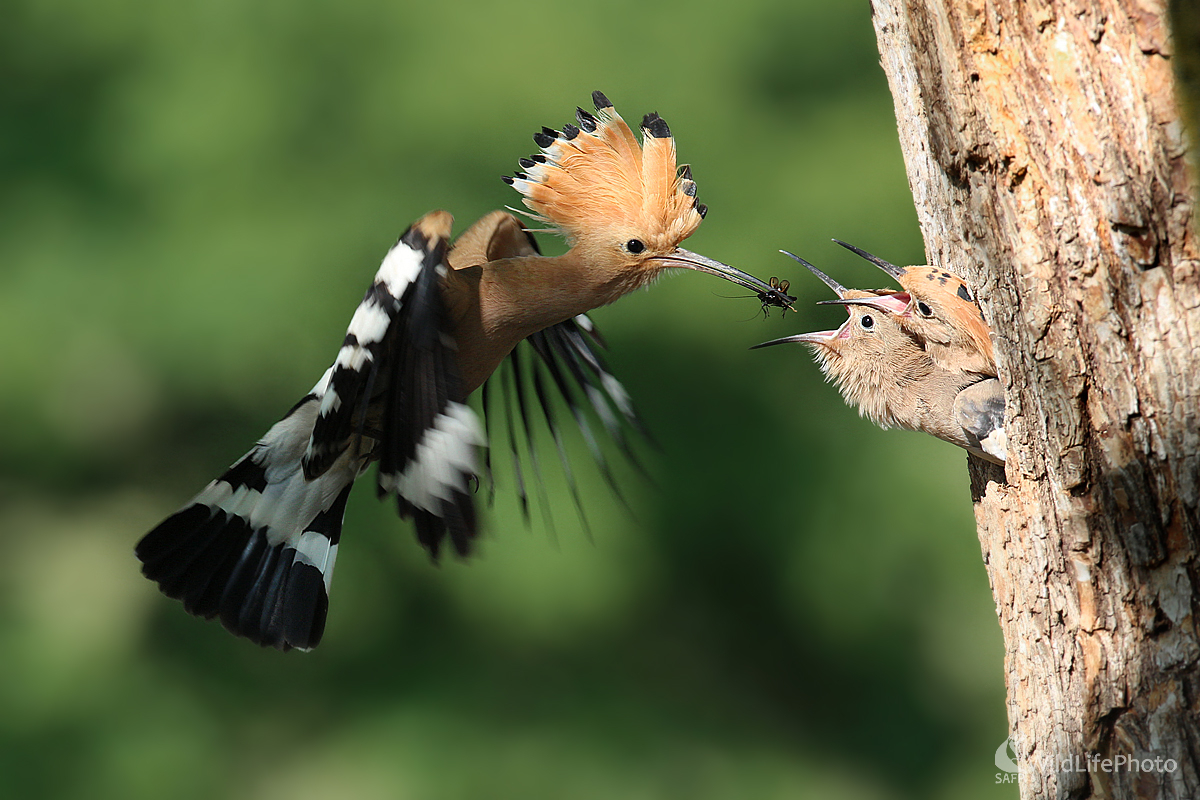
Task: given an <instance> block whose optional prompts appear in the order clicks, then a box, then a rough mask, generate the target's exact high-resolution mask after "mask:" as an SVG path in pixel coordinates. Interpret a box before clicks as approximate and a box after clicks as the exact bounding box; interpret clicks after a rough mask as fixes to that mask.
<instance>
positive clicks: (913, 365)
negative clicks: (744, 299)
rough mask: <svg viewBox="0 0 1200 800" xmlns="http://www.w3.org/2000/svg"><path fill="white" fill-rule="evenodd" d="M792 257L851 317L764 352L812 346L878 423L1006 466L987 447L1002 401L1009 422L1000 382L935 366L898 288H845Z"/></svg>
mask: <svg viewBox="0 0 1200 800" xmlns="http://www.w3.org/2000/svg"><path fill="white" fill-rule="evenodd" d="M788 255H791V254H790V253H789V254H788ZM792 257H793V258H796V259H797V260H798V261H800V263H802V264H804V265H805V266H806V267H808V268H809V269H810V270H811V271H812V272H813V273H814V274H816V275H817V277H819V278H820V279H821V280H822V281H824V282H825V283H826V285H828V286H829V287H830V288H831V289H833V290H834V292H836V293H837V295H838V299H837V300H830V301H826V302H829V303H835V304H841V305H844V306H845V307H846V311H847V312H848V315H849V316H848V318H847V319H846V321H845V322H844V323H843V324H842V325H841V327H839V328H838V329H837V330H832V331H818V332H815V333H805V334H799V335H797V336H788V337H784V338H782V339H776V340H774V341H771V342H765V343H764V344H761V345H758V347H765V346H768V345H775V344H785V343H790V342H802V343H806V344H808V345H809V346H810V348H811V349H812V351H813V355H814V357H815V359H816V361H817V364H818V366H819V367H820V368H821V371H822V373H824V375H825V376H826V379H828V380H830V381H832V382H833V383H834V384H835V385H836V386H837V387H838V390H839V391H840V392H841V394H842V396H843V397H844V398H845V400H846V402H847V403H848V404H850V405H852V406H855V407H856V408H858V410H859V413H860V414H861V415H862V416H865V417H867V418H868V419H870V420H871V421H872V422H874V423H875V424H876V425H878V426H880V427H881V428H884V429H887V428H903V429H905V430H914V431H922V432H924V433H928V434H930V435H932V436H936V437H937V438H939V439H942V440H943V441H947V442H950V443H952V444H955V445H958V446H959V447H962V448H963V449H965V450H967V451H969V452H972V453H974V454H976V455H978V456H980V457H982V458H986V459H988V460H990V461H996V462H1000V463H1002V462H1003V458H1001V457H1000V455H999V454H998V453H996V452H994V451H989V450H988V449H987V447H985V443H984V442H982V441H981V438H984V439H986V438H987V436H988V434H989V433H993V432H994V428H995V427H996V425H995V401H996V400H997V398H998V399H999V402H1000V406H999V410H1000V419H999V425H1000V426H1003V422H1004V419H1003V408H1004V407H1003V399H1004V398H1003V393H1002V392H1001V393H999V394H997V393H996V391H995V390H996V389H997V388H998V387H999V382H998V381H996V379H995V378H990V379H989V378H982V379H981V377H980V376H979V375H978V374H977V373H975V372H973V371H971V370H962V369H949V368H947V367H946V366H945V365H944V364H942V363H939V362H938V361H937V360H935V359H934V358H933V356H932V354H931V353H930V349H929V347H928V346H927V343H926V342H925V341H924V340H923V339H922V338H921V337H920V336H918V335H916V334H915V333H914V332H913V331H912V330H911V329H909V328H906V327H905V325H904V324H903V316H902V315H903V311H904V309H905V307H906V306H907V304H908V299H907V298H900V297H898V296H897V293H896V292H893V291H891V290H876V291H863V290H858V289H846V288H845V287H843V286H842V285H841V284H839V283H837V282H836V281H834V280H833V279H832V278H830V277H829V276H827V275H825V274H824V273H823V272H821V271H820V270H818V269H817V268H816V267H814V266H813V265H811V264H809V263H808V262H807V261H804V260H803V259H799V258H797V257H796V256H792ZM984 417H986V418H987V419H986V423H985V425H984V427H985V428H986V430H981V429H980V425H979V424H978V423H980V422H981V421H983V420H984ZM1001 430H1002V428H1001ZM980 433H983V434H984V436H983V437H981V436H980V435H979V434H980Z"/></svg>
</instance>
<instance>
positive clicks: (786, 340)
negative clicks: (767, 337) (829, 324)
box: [750, 328, 841, 350]
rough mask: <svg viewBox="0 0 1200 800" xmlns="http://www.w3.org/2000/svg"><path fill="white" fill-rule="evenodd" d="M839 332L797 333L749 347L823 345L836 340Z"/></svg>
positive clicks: (755, 348)
mask: <svg viewBox="0 0 1200 800" xmlns="http://www.w3.org/2000/svg"><path fill="white" fill-rule="evenodd" d="M840 330H841V328H839V329H838V330H836V331H814V332H812V333H797V334H796V335H795V336H784V337H783V338H782V339H772V340H771V341H769V342H763V343H762V344H756V345H754V346H753V347H751V348H750V349H751V350H757V349H758V348H760V347H770V346H771V345H775V344H792V343H794V342H799V343H804V342H807V343H808V344H825V343H826V342H828V341H830V340H832V339H836V338H837V335H838V332H839V331H840Z"/></svg>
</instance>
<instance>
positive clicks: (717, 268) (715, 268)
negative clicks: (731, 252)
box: [653, 247, 796, 311]
mask: <svg viewBox="0 0 1200 800" xmlns="http://www.w3.org/2000/svg"><path fill="white" fill-rule="evenodd" d="M653 260H655V261H666V262H668V263H670V264H674V265H677V266H680V267H685V268H687V269H694V270H697V271H699V272H707V273H708V274H710V275H716V276H717V277H718V278H724V279H725V280H727V281H732V282H733V283H736V284H737V285H738V286H741V287H744V288H746V289H749V290H750V291H752V292H754V293H755V294H760V295H766V296H767V297H768V298H770V300H769V301H768V300H766V299H764V302H769V303H770V305H774V306H779V307H780V308H792V304H793V303H795V302H796V298H795V297H792V296H791V295H790V294H785V293H783V292H781V291H779V289H776V288H775V287H773V286H771V285H769V284H766V283H764V282H763V281H761V280H759V279H758V278H756V277H754V276H753V275H751V274H749V273H746V272H742V271H741V270H740V269H738V268H737V267H731V266H729V265H728V264H722V263H721V262H720V261H714V260H713V259H711V258H708V257H706V256H702V255H700V254H699V253H693V252H692V251H691V250H684V249H683V248H682V247H676V248H675V250H674V252H672V253H670V254H668V255H665V256H656V257H655V258H654V259H653ZM792 310H793V311H795V309H794V308H792Z"/></svg>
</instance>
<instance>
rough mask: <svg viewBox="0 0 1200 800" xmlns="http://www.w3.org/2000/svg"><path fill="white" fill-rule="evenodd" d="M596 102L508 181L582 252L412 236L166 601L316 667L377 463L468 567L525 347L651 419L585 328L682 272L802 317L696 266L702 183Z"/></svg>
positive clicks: (744, 279)
mask: <svg viewBox="0 0 1200 800" xmlns="http://www.w3.org/2000/svg"><path fill="white" fill-rule="evenodd" d="M593 100H594V102H595V106H596V113H595V114H591V113H589V112H587V111H584V110H583V109H578V110H577V112H576V117H577V121H578V125H577V126H576V125H565V126H563V129H562V130H561V131H555V130H551V129H549V128H543V129H542V131H541V132H540V133H538V134H535V135H534V140H535V141H536V143H537V144H538V145H539V147H540V149H541V152H540V153H539V154H538V155H535V156H533V157H532V158H530V159H522V160H521V165H522V167H523V168H524V169H525V172H523V173H518V174H517V176H516V177H515V178H505V181H506V182H507V183H509V184H510V185H512V186H513V187H515V188H516V189H517V190H518V191H520V192H521V194H522V195H523V198H524V202H525V204H526V205H527V206H528V207H529V208H531V209H532V210H533V211H534V212H536V215H537V218H538V219H539V220H541V221H542V222H544V223H545V224H547V225H548V226H551V227H552V228H553V229H555V230H556V231H557V232H559V233H561V234H563V235H564V236H565V237H566V239H567V241H568V242H569V244H570V249H569V250H568V252H567V253H565V254H564V255H561V256H556V257H544V256H541V255H539V254H538V252H537V248H536V245H535V243H534V240H533V238H532V236H531V235H530V233H529V232H528V231H527V230H525V229H524V227H523V226H522V225H521V223H520V222H519V221H518V220H517V219H516V218H515V217H513V216H512V215H510V214H507V213H504V212H494V213H492V214H489V215H487V216H485V217H484V218H482V219H481V220H479V221H478V222H476V223H475V224H474V225H473V226H471V228H469V229H468V230H467V231H466V232H465V233H463V234H462V236H460V237H459V239H458V240H457V242H455V243H454V244H453V245H450V244H449V239H450V226H451V222H452V218H451V216H450V214H448V213H447V212H445V211H434V212H431V213H429V214H427V215H425V216H424V217H422V218H421V219H420V220H418V221H417V222H415V223H414V224H413V225H412V226H411V227H410V228H409V229H408V230H407V231H405V233H404V234H403V235H402V236H401V237H400V240H399V241H398V242H397V244H396V245H395V246H394V247H393V248H392V249H391V250H390V251H389V252H388V253H387V255H386V256H385V257H384V259H383V263H382V265H381V266H380V268H379V271H378V272H377V273H376V275H375V279H374V281H373V283H372V284H371V287H370V288H369V289H368V290H367V293H366V296H365V297H364V299H363V301H362V303H360V304H359V306H358V309H357V310H356V311H355V312H354V315H353V317H352V318H351V320H350V325H349V328H348V330H347V333H346V336H345V339H344V340H343V342H342V345H341V348H340V350H339V351H338V354H337V358H336V360H335V361H334V363H333V366H331V367H330V368H329V369H328V370H326V371H325V374H324V375H323V376H322V377H321V379H320V380H319V381H317V384H316V385H315V386H314V387H313V389H312V391H310V392H309V393H308V394H307V395H305V396H304V397H303V398H301V400H300V402H298V403H297V404H296V405H295V406H293V407H292V409H291V410H290V411H289V412H288V413H287V414H286V415H284V417H283V419H281V420H280V421H279V422H277V423H276V424H275V425H274V426H273V427H272V428H271V429H270V430H269V431H268V432H267V433H266V435H265V436H264V437H263V438H262V439H261V440H259V442H258V443H257V444H256V445H255V446H254V447H253V448H252V449H251V450H250V452H249V453H247V454H246V455H245V456H243V457H242V458H241V459H240V460H238V461H237V462H235V463H234V464H233V466H231V467H230V468H229V469H228V470H227V471H226V472H225V473H224V474H222V475H221V477H219V478H218V479H217V480H215V481H213V482H212V483H210V484H209V485H208V486H207V487H206V488H205V489H204V490H203V491H201V492H200V494H198V495H197V496H196V497H195V498H194V499H193V500H192V501H191V502H190V503H188V504H187V505H186V506H185V507H184V508H183V509H181V510H180V511H178V512H177V513H175V514H173V515H172V516H170V517H168V518H167V519H166V520H164V521H163V522H162V523H160V524H159V525H158V526H157V527H156V528H154V530H152V531H150V532H149V533H148V534H147V535H146V536H145V537H144V538H143V539H142V540H141V541H140V542H139V543H138V545H137V551H136V552H137V556H138V558H140V559H141V561H142V563H143V572H144V573H145V574H146V576H147V577H149V578H151V579H152V580H154V581H156V582H157V583H158V584H159V587H160V588H161V589H162V591H163V592H165V593H166V594H167V595H169V596H171V597H174V598H177V599H179V600H181V601H183V604H184V608H185V609H186V610H187V611H189V612H190V613H192V614H196V615H199V616H202V617H205V618H212V617H214V616H219V617H220V619H221V622H222V623H223V624H224V625H225V627H226V628H228V629H229V630H230V631H232V632H233V633H235V634H237V635H240V636H245V637H247V638H249V639H251V640H253V641H255V642H256V643H258V644H261V645H270V646H274V647H277V648H280V649H284V650H286V649H289V648H293V647H294V648H300V649H309V648H312V647H314V646H316V644H317V643H318V642H319V641H320V639H321V635H322V633H323V631H324V626H325V617H326V612H327V609H328V602H329V596H328V593H329V587H330V579H331V577H332V573H333V566H334V561H335V558H336V555H337V549H338V542H339V538H340V534H341V527H342V517H343V512H344V511H345V507H346V500H347V497H348V496H349V493H350V487H351V485H352V484H353V482H354V480H355V479H356V478H357V477H358V476H360V475H362V474H363V473H364V472H365V471H366V470H367V468H368V466H369V465H370V463H371V462H372V461H376V460H378V461H379V472H378V479H377V491H378V494H379V495H380V496H384V495H387V496H391V497H394V498H395V500H396V504H397V507H398V510H399V513H400V515H401V516H402V517H412V518H413V519H414V522H415V527H416V532H417V537H418V540H419V541H420V543H421V544H422V545H424V546H425V547H426V548H427V549H428V550H429V552H430V554H431V555H432V556H433V557H434V558H436V557H437V555H438V552H439V550H440V548H441V545H442V543H443V541H444V540H445V539H446V538H449V540H450V542H451V544H452V545H453V546H454V549H455V550H456V551H457V552H458V553H459V554H461V555H466V554H467V553H468V552H469V551H470V549H471V544H472V540H473V538H474V537H475V535H476V530H477V526H476V519H475V511H474V504H473V500H472V496H471V486H472V482H473V481H474V480H475V476H476V472H477V466H476V450H477V448H478V447H479V446H480V445H482V444H483V443H484V437H483V434H482V432H481V430H480V426H479V423H478V420H477V419H476V416H475V414H474V412H472V410H471V409H470V408H469V407H468V406H467V405H466V399H467V396H468V395H469V394H470V393H471V392H472V391H474V390H475V389H476V388H477V387H479V386H480V385H481V384H482V383H483V382H484V381H485V380H486V379H487V378H488V376H490V375H491V374H492V373H493V371H495V370H496V368H497V366H498V365H500V363H501V362H502V361H503V360H504V359H505V358H508V357H510V354H511V357H512V358H514V359H515V358H516V357H517V354H518V353H519V350H514V348H516V347H517V346H518V345H519V344H520V343H521V342H522V341H523V340H528V341H529V343H530V345H532V347H533V349H534V352H535V353H536V354H537V356H538V357H539V358H541V359H542V361H543V362H544V364H545V368H546V369H547V371H548V372H549V373H550V375H551V377H552V378H553V381H554V383H555V384H556V385H557V388H558V389H559V391H560V392H561V393H563V394H564V395H568V396H569V395H570V394H571V384H572V383H573V384H575V388H576V389H579V390H582V392H583V393H584V394H585V395H586V396H587V398H588V401H589V402H590V403H592V404H593V405H594V406H595V407H596V408H597V409H598V410H599V409H600V407H601V406H602V405H603V407H604V411H605V412H607V414H608V416H610V417H611V415H612V412H611V409H610V408H609V406H608V405H607V404H608V403H611V404H612V406H613V407H615V408H617V409H618V411H619V412H620V413H621V414H623V415H624V417H625V418H626V419H628V420H635V417H634V414H633V411H632V409H631V407H630V406H629V404H628V397H627V396H626V395H625V392H624V389H623V388H622V387H621V385H620V383H619V382H618V381H617V380H616V379H615V378H613V377H612V375H610V374H609V373H608V372H607V370H606V369H605V367H604V365H603V362H602V361H601V360H600V359H599V357H598V355H597V354H596V352H595V350H594V347H593V346H594V345H595V344H597V343H598V340H597V339H596V335H595V332H594V329H593V328H592V325H591V321H590V320H589V319H588V318H587V317H586V316H584V315H585V313H586V312H587V311H589V310H591V309H594V308H597V307H599V306H602V305H605V304H606V303H611V302H613V301H614V300H616V299H618V298H619V297H621V296H622V295H624V294H626V293H628V292H630V291H632V290H634V289H636V288H638V287H640V286H644V285H646V284H647V283H649V282H650V281H652V280H653V279H654V278H655V277H656V276H657V275H659V274H660V273H662V272H663V271H664V270H666V269H668V268H673V267H682V268H688V269H695V270H700V271H703V272H709V273H712V274H715V275H718V276H720V277H722V278H725V279H727V280H730V281H733V282H734V283H737V284H739V285H741V286H743V287H746V288H749V289H750V290H752V291H754V292H755V293H764V292H765V293H766V294H767V296H768V297H770V298H772V301H773V302H775V303H776V304H783V305H787V304H789V303H790V301H791V300H793V299H794V298H787V297H785V296H784V295H783V294H782V293H781V292H779V291H777V290H776V289H774V288H772V287H770V286H768V285H767V284H765V283H763V282H762V281H761V280H759V279H757V278H755V277H753V276H750V275H747V274H746V273H744V272H741V271H740V270H737V269H735V268H733V267H731V266H728V265H726V264H722V263H720V262H718V261H713V260H711V259H708V258H705V257H703V256H700V255H697V254H695V253H692V252H689V251H687V250H684V249H683V248H681V247H680V246H679V244H680V242H682V241H683V240H684V239H686V238H687V237H688V236H690V235H691V234H692V233H693V232H694V231H695V230H696V228H697V227H698V226H699V224H700V222H701V220H702V219H703V217H704V214H705V212H706V210H707V209H706V208H705V207H704V206H703V205H701V204H700V203H699V202H698V201H697V200H696V184H695V182H694V181H693V180H692V178H691V171H690V169H689V168H688V167H686V166H684V167H682V168H681V169H680V170H679V172H678V173H677V172H676V164H675V142H674V139H673V138H672V136H671V132H670V129H669V128H668V127H667V124H666V123H665V122H664V121H663V120H662V119H661V118H660V117H659V116H658V115H657V114H650V115H647V116H646V117H645V119H644V120H643V122H642V143H641V144H640V145H639V143H638V140H637V139H636V138H635V137H634V135H633V132H632V131H631V130H630V129H629V127H628V126H627V125H626V124H625V122H624V121H623V120H622V119H621V117H620V116H619V115H618V114H617V113H616V111H615V110H614V108H613V106H612V103H610V102H609V101H608V99H607V98H606V97H605V96H604V95H603V94H601V93H600V92H595V93H594V94H593ZM515 366H516V364H515V363H514V367H515ZM537 388H538V395H539V402H540V403H541V404H542V408H543V412H544V414H545V417H546V420H547V422H548V423H551V424H552V419H551V412H550V406H549V404H548V401H547V399H546V397H545V396H544V393H543V390H542V387H541V386H540V385H539V386H538V387H537ZM517 391H518V392H519V391H520V384H519V382H518V388H517ZM573 410H577V409H575V408H574V407H573ZM522 413H524V407H522ZM577 417H578V414H577ZM606 424H608V422H607V420H606ZM610 430H611V428H610ZM555 438H556V440H557V433H555Z"/></svg>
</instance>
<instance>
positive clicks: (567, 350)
mask: <svg viewBox="0 0 1200 800" xmlns="http://www.w3.org/2000/svg"><path fill="white" fill-rule="evenodd" d="M603 348H604V340H603V339H602V338H601V337H600V334H599V332H598V331H597V330H596V327H595V324H594V323H593V322H592V320H591V319H590V318H589V317H588V316H587V315H585V314H580V315H579V316H577V317H574V318H573V319H569V320H566V321H564V322H560V323H558V324H557V325H552V326H550V327H549V328H545V329H543V330H541V331H538V332H537V333H535V334H533V335H532V336H530V337H529V338H527V339H526V340H525V341H524V342H522V343H520V344H519V345H517V347H516V348H514V349H513V352H512V353H511V354H510V355H509V357H508V358H507V359H505V362H504V363H503V364H501V366H500V369H499V370H497V374H496V375H493V376H492V377H491V378H489V379H488V381H487V383H485V384H484V387H483V388H484V414H485V418H486V419H487V422H488V426H489V428H492V427H494V426H493V424H492V417H493V415H495V414H497V413H498V412H499V409H496V408H495V405H494V402H493V401H492V400H491V398H490V397H489V395H490V393H491V389H492V385H493V383H496V384H498V388H499V391H500V392H501V393H502V394H503V395H504V397H503V404H504V416H505V421H506V426H507V428H508V430H509V437H508V441H509V449H510V451H511V455H512V461H513V472H514V478H515V481H516V484H517V493H518V498H519V500H520V502H521V507H522V510H523V512H524V513H525V515H526V517H528V507H529V500H528V492H527V491H526V489H525V483H526V481H525V478H524V474H523V470H522V463H523V461H525V460H528V462H529V464H530V467H531V469H532V472H533V474H532V479H533V483H534V484H535V485H537V486H540V485H541V483H542V476H541V467H540V464H539V462H538V458H537V446H536V440H535V434H534V430H535V429H536V428H537V427H538V424H539V417H540V419H541V421H544V422H545V425H546V428H547V429H548V430H549V432H550V436H551V438H552V439H553V440H554V445H555V449H556V450H557V452H558V457H559V463H560V465H561V467H562V473H563V477H564V479H565V481H566V483H567V488H568V490H569V491H570V493H571V499H572V501H573V502H574V504H575V507H576V509H577V511H578V512H579V515H580V519H581V520H583V523H584V526H585V527H586V525H587V518H586V516H585V515H584V511H583V503H582V502H581V500H580V497H579V490H578V485H577V483H576V480H575V473H574V471H573V470H572V468H571V463H570V459H569V458H568V456H567V448H566V444H565V442H564V437H563V430H562V428H561V427H560V425H559V422H558V419H557V417H556V415H555V411H554V407H555V402H556V401H555V395H557V396H558V397H559V398H561V399H562V400H563V401H565V403H566V406H567V409H568V410H569V412H570V414H571V417H572V418H573V419H574V420H575V423H576V425H577V426H578V427H579V431H580V434H581V435H582V436H583V440H584V442H585V444H586V445H587V448H588V451H589V452H590V453H591V455H592V458H593V459H594V460H595V462H596V465H597V467H598V468H599V470H600V473H601V474H602V475H603V476H604V479H605V481H606V482H607V483H608V485H609V487H610V488H611V489H612V490H613V493H614V494H615V495H616V496H617V498H618V499H620V500H621V501H622V503H624V502H625V498H624V496H623V495H622V494H621V490H620V486H619V485H618V483H617V479H616V476H615V475H614V473H613V469H612V466H611V464H610V461H609V459H608V456H607V455H606V454H605V448H604V446H603V444H602V441H601V437H600V436H599V435H598V434H597V431H596V430H595V428H594V426H593V420H596V419H598V420H599V421H600V425H601V427H602V428H603V431H604V433H605V434H607V436H608V438H609V439H611V440H612V441H613V442H614V443H615V444H616V445H617V448H618V449H619V451H620V452H621V454H622V455H623V456H624V457H625V458H626V459H628V460H629V462H630V463H631V464H633V465H634V466H635V467H636V468H637V469H638V470H639V471H641V472H642V473H643V474H645V470H644V469H643V467H642V465H641V462H640V461H639V460H638V457H637V454H636V453H635V452H634V449H633V446H632V443H631V441H630V436H629V434H630V433H633V434H634V435H636V436H640V437H643V438H645V439H647V440H649V439H650V437H649V434H648V432H647V431H646V429H645V426H643V424H642V422H641V419H640V418H639V417H638V414H637V411H636V409H635V408H634V406H633V403H632V401H631V400H630V398H629V393H628V392H627V391H626V390H625V387H624V386H623V385H622V384H621V382H620V381H619V380H617V378H616V377H615V376H614V375H613V374H612V373H611V372H610V371H609V369H608V365H607V364H606V363H605V360H604V358H603V356H602V354H601V353H602V350H603ZM514 410H515V415H514ZM518 434H520V435H518ZM522 451H523V452H522ZM489 466H490V465H489ZM543 505H545V498H544V497H543Z"/></svg>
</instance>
